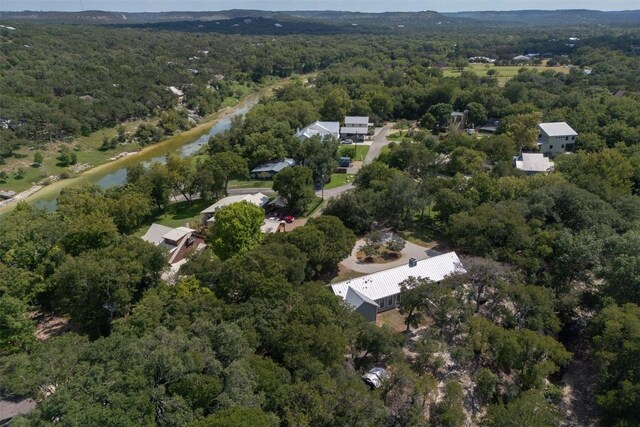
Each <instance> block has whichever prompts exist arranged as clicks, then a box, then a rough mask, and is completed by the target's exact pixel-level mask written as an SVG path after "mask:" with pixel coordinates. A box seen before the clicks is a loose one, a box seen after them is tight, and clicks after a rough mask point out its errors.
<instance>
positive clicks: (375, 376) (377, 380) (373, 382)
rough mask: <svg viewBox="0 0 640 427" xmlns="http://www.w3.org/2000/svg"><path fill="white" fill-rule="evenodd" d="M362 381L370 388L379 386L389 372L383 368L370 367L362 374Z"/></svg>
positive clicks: (387, 377) (386, 378)
mask: <svg viewBox="0 0 640 427" xmlns="http://www.w3.org/2000/svg"><path fill="white" fill-rule="evenodd" d="M362 379H363V380H364V382H365V383H366V384H367V385H368V386H369V387H371V388H379V387H380V386H381V385H382V383H383V382H384V381H386V380H388V379H389V374H388V373H387V371H386V370H385V369H384V368H372V369H370V370H369V371H368V372H367V373H366V374H364V375H363V376H362Z"/></svg>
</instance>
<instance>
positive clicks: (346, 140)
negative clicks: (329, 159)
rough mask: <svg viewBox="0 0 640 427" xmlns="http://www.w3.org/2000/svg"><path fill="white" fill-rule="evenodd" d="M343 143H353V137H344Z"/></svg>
mask: <svg viewBox="0 0 640 427" xmlns="http://www.w3.org/2000/svg"><path fill="white" fill-rule="evenodd" d="M342 143H343V144H353V139H348V138H347V139H344V140H343V141H342Z"/></svg>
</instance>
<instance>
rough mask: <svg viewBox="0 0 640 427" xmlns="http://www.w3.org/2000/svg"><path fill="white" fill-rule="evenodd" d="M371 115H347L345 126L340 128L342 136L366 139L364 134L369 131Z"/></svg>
mask: <svg viewBox="0 0 640 427" xmlns="http://www.w3.org/2000/svg"><path fill="white" fill-rule="evenodd" d="M369 126H373V124H371V123H369V117H365V116H346V117H345V118H344V126H342V127H341V128H340V137H341V138H343V139H345V138H352V139H358V140H360V141H363V140H364V136H365V135H366V134H368V133H369Z"/></svg>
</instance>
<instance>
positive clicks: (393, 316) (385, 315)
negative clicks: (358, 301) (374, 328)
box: [376, 308, 407, 333]
mask: <svg viewBox="0 0 640 427" xmlns="http://www.w3.org/2000/svg"><path fill="white" fill-rule="evenodd" d="M376 325H378V326H382V325H387V326H388V327H390V328H391V330H393V331H395V332H401V333H404V332H405V331H406V330H407V325H405V324H404V317H402V315H401V314H400V312H399V311H398V310H397V309H395V308H394V309H392V310H387V311H383V312H382V313H378V317H377V318H376Z"/></svg>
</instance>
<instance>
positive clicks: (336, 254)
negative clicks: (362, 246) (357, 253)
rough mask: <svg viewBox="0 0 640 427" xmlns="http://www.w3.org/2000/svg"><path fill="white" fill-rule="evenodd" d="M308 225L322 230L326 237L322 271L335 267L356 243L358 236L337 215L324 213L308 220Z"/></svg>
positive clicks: (321, 263) (321, 262)
mask: <svg viewBox="0 0 640 427" xmlns="http://www.w3.org/2000/svg"><path fill="white" fill-rule="evenodd" d="M307 226H311V227H314V228H316V229H318V230H320V231H321V232H322V234H323V235H324V237H325V242H324V247H323V250H322V258H321V261H320V271H328V270H331V269H333V268H335V267H336V266H337V265H338V263H339V262H340V261H342V260H343V259H345V258H346V257H347V256H349V254H350V253H351V250H352V249H353V246H354V245H355V244H356V236H355V235H354V234H353V231H351V230H349V229H348V228H347V227H345V226H344V224H343V223H342V221H340V219H339V218H336V217H335V216H330V215H322V216H320V217H317V218H311V219H309V221H307Z"/></svg>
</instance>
